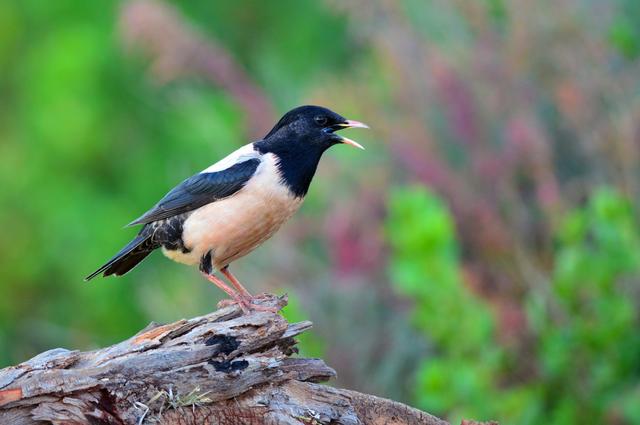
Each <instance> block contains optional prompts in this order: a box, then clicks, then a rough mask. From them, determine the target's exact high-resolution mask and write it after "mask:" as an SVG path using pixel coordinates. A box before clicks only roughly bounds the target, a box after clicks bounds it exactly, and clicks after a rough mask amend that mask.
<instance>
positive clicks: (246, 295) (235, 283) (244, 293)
mask: <svg viewBox="0 0 640 425" xmlns="http://www.w3.org/2000/svg"><path fill="white" fill-rule="evenodd" d="M220 273H222V274H223V275H224V277H226V278H227V279H229V282H231V284H232V285H233V287H234V288H236V290H237V291H238V292H239V293H240V295H242V297H243V298H247V299H253V295H251V293H250V292H249V291H247V288H245V287H244V286H242V284H241V283H240V281H239V280H238V279H236V277H235V276H234V275H233V274H231V272H230V271H229V266H224V267H223V268H221V269H220Z"/></svg>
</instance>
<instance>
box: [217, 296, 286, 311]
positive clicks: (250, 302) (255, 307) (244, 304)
mask: <svg viewBox="0 0 640 425" xmlns="http://www.w3.org/2000/svg"><path fill="white" fill-rule="evenodd" d="M268 299H270V297H269V296H268V295H267V294H260V295H255V296H248V297H238V299H225V300H222V301H219V302H218V308H223V307H228V306H232V305H237V306H239V307H240V308H241V309H242V311H243V313H249V312H250V311H266V312H269V313H277V312H278V311H280V308H279V307H277V306H268V305H262V304H260V303H258V302H256V301H260V300H268Z"/></svg>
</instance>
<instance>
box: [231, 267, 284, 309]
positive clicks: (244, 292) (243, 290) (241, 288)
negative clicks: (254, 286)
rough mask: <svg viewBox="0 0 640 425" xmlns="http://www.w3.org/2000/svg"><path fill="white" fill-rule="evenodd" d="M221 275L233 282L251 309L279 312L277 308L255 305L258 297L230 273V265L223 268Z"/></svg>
mask: <svg viewBox="0 0 640 425" xmlns="http://www.w3.org/2000/svg"><path fill="white" fill-rule="evenodd" d="M220 273H222V274H223V275H224V276H225V277H226V278H227V279H229V282H231V284H232V285H233V287H234V288H236V290H237V291H238V292H239V293H240V296H241V297H242V298H243V300H244V302H245V303H246V306H247V307H248V308H249V309H251V310H258V311H268V312H271V313H277V312H278V308H277V307H267V306H264V305H260V304H255V303H254V301H255V299H256V298H258V297H255V296H253V295H251V293H250V292H249V291H247V289H246V288H245V287H244V286H242V284H241V283H240V281H239V280H238V279H237V278H236V277H235V276H234V275H233V274H232V273H231V272H230V271H229V266H228V265H227V266H224V267H223V268H221V269H220Z"/></svg>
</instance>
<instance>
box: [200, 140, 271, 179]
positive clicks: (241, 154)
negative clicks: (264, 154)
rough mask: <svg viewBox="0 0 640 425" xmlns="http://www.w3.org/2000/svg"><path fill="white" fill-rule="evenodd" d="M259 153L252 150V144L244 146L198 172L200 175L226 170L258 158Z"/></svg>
mask: <svg viewBox="0 0 640 425" xmlns="http://www.w3.org/2000/svg"><path fill="white" fill-rule="evenodd" d="M259 156H260V153H259V152H258V151H256V150H255V149H254V148H253V143H249V144H248V145H244V146H243V147H241V148H240V149H236V150H235V151H233V152H231V153H230V154H229V155H227V156H225V157H224V158H222V159H221V160H220V161H218V162H216V163H215V164H213V165H210V166H209V167H207V168H205V169H204V170H202V171H200V174H202V173H213V172H216V171H222V170H226V169H227V168H229V167H231V166H233V165H235V164H237V163H239V162H243V161H246V160H248V159H252V158H258V157H259Z"/></svg>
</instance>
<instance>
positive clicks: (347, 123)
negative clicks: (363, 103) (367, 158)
mask: <svg viewBox="0 0 640 425" xmlns="http://www.w3.org/2000/svg"><path fill="white" fill-rule="evenodd" d="M346 128H369V126H368V125H366V124H364V123H361V122H360V121H354V120H346V121H345V122H343V123H340V124H337V125H335V126H334V129H333V131H337V130H344V129H346ZM339 137H340V142H341V143H344V144H346V145H350V146H353V147H355V148H359V149H362V150H364V146H362V145H361V144H360V143H358V142H356V141H355V140H351V139H349V138H347V137H344V136H343V135H339Z"/></svg>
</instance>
